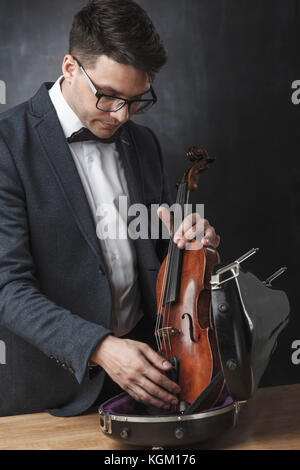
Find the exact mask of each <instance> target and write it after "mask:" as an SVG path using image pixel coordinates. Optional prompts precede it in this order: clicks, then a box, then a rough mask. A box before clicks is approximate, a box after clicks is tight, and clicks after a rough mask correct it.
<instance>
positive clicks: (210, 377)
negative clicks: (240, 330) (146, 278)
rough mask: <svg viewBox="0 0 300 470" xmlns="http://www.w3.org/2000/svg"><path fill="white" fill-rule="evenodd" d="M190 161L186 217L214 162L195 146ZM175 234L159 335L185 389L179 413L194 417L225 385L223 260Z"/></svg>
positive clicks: (183, 198) (159, 284)
mask: <svg viewBox="0 0 300 470" xmlns="http://www.w3.org/2000/svg"><path fill="white" fill-rule="evenodd" d="M187 157H188V159H189V160H190V161H191V162H194V164H193V166H192V167H191V168H190V169H188V170H187V171H185V173H184V175H183V177H182V179H181V181H180V183H179V184H178V185H177V189H178V191H177V198H176V204H179V205H180V206H181V209H182V210H181V213H182V214H185V208H186V207H187V206H185V204H188V199H189V193H190V191H195V190H196V189H197V187H198V180H199V177H200V174H202V173H203V172H204V171H205V170H207V169H208V167H209V163H212V162H213V161H214V158H210V157H209V156H208V154H207V152H206V150H205V149H203V148H202V147H200V146H199V145H194V146H192V147H190V148H189V149H188V152H187ZM176 207H178V206H176ZM183 218H184V216H182V219H181V220H180V221H179V223H181V222H182V220H183ZM178 225H179V224H178ZM174 233H175V231H174V228H173V232H172V234H171V238H170V242H169V246H168V253H167V255H166V257H165V259H164V261H163V263H162V265H161V267H160V270H159V273H158V277H157V281H156V298H157V312H156V325H155V337H156V342H157V347H158V352H159V353H160V355H161V356H162V357H164V358H165V359H166V360H168V361H169V362H170V363H171V364H172V366H173V367H172V369H171V371H170V373H168V374H167V375H168V376H169V378H170V379H171V380H174V381H175V382H176V383H177V384H178V385H179V386H180V388H181V393H180V396H179V397H178V399H179V403H178V405H177V409H176V411H177V412H180V413H188V412H195V411H201V410H203V409H208V408H210V407H212V406H213V405H214V404H215V403H216V402H217V400H218V398H219V397H220V395H221V393H222V390H223V387H224V379H223V375H222V373H221V364H220V359H219V353H218V347H217V342H216V336H215V331H214V326H213V321H212V312H211V285H210V280H211V272H212V268H213V266H214V265H215V264H217V263H219V262H220V258H219V254H218V252H217V251H216V250H214V249H212V248H207V247H203V246H202V245H201V248H200V249H184V250H182V249H180V248H178V247H177V245H176V244H175V243H174V241H173V239H172V237H173V235H174ZM194 242H196V240H192V241H191V243H194ZM220 378H221V379H222V380H220ZM216 379H217V380H216ZM214 382H216V383H214ZM199 396H200V397H201V402H200V404H199V405H198V403H199ZM204 396H205V397H204ZM203 397H204V399H203Z"/></svg>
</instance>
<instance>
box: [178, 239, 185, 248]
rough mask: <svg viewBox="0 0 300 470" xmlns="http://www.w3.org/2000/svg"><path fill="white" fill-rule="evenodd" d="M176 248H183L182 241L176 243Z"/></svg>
mask: <svg viewBox="0 0 300 470" xmlns="http://www.w3.org/2000/svg"><path fill="white" fill-rule="evenodd" d="M177 246H178V248H183V247H184V240H180V241H179V242H178V243H177Z"/></svg>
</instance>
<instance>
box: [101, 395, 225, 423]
mask: <svg viewBox="0 0 300 470" xmlns="http://www.w3.org/2000/svg"><path fill="white" fill-rule="evenodd" d="M232 403H233V399H232V398H231V397H230V396H229V395H228V393H227V392H226V393H223V394H222V396H221V397H220V399H219V401H218V403H217V405H216V406H214V407H213V408H209V409H207V410H203V411H202V413H205V412H207V411H214V410H218V409H220V408H224V407H225V406H229V405H231V404H232ZM101 408H102V410H103V411H104V412H108V413H110V414H113V415H120V416H123V415H124V416H129V415H134V416H150V415H149V413H147V410H146V407H145V405H143V404H141V403H138V402H137V401H135V400H134V399H133V398H132V397H131V396H130V395H128V394H127V393H126V392H122V393H120V394H119V395H116V396H114V397H113V398H110V399H109V400H107V401H105V402H104V403H103V404H102V405H101ZM151 416H152V417H153V415H151ZM169 416H170V415H169Z"/></svg>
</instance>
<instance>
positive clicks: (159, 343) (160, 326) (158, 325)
mask: <svg viewBox="0 0 300 470" xmlns="http://www.w3.org/2000/svg"><path fill="white" fill-rule="evenodd" d="M170 252H171V240H170V242H169V245H168V253H167V258H166V263H165V270H164V276H163V282H162V289H161V293H160V300H159V306H158V314H157V318H156V327H155V335H156V343H157V346H158V349H160V350H162V341H161V337H160V334H159V331H161V332H162V334H163V326H164V325H163V322H161V320H162V319H163V315H162V304H163V296H164V292H165V287H166V280H167V274H168V270H169V261H170ZM161 323H162V324H161Z"/></svg>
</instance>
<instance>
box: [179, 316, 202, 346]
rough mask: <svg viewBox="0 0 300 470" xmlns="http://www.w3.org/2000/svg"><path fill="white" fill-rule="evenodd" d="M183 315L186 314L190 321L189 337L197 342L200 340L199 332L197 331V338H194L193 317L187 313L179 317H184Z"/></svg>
mask: <svg viewBox="0 0 300 470" xmlns="http://www.w3.org/2000/svg"><path fill="white" fill-rule="evenodd" d="M185 316H187V317H188V319H189V323H190V337H191V340H192V341H193V342H194V343H198V341H199V340H200V333H199V335H198V338H197V339H195V338H194V325H193V319H192V317H191V315H190V314H189V313H184V314H183V315H182V317H181V318H182V319H184V317H185Z"/></svg>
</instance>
